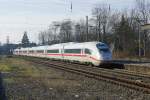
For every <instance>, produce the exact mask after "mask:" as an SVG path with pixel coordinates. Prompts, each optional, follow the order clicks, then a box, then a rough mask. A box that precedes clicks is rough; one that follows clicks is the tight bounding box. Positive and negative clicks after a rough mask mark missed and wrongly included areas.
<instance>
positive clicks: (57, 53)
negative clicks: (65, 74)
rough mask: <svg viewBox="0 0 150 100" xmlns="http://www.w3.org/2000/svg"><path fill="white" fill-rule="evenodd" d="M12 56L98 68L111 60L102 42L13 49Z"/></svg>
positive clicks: (110, 54)
mask: <svg viewBox="0 0 150 100" xmlns="http://www.w3.org/2000/svg"><path fill="white" fill-rule="evenodd" d="M14 55H24V56H33V57H44V58H52V59H61V60H68V61H71V62H74V61H75V62H76V61H77V62H80V63H89V64H90V63H91V64H93V65H95V66H99V65H100V64H101V63H104V62H108V61H111V60H112V53H111V52H110V50H109V47H108V46H107V45H106V44H105V43H102V42H84V43H74V42H70V43H61V44H55V45H49V46H38V47H32V48H21V49H15V50H14Z"/></svg>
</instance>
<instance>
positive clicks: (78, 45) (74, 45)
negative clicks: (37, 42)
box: [16, 41, 104, 50]
mask: <svg viewBox="0 0 150 100" xmlns="http://www.w3.org/2000/svg"><path fill="white" fill-rule="evenodd" d="M98 43H100V44H104V43H103V42H98V41H94V42H82V43H79V42H68V43H59V44H53V45H45V46H37V47H29V48H20V49H16V50H42V49H48V48H51V49H55V48H63V46H65V47H66V48H81V47H82V48H83V47H85V48H86V47H88V48H91V47H95V46H96V44H98Z"/></svg>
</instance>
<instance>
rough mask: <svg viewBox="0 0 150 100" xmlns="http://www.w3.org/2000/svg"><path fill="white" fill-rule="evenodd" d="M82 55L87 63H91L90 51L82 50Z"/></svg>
mask: <svg viewBox="0 0 150 100" xmlns="http://www.w3.org/2000/svg"><path fill="white" fill-rule="evenodd" d="M84 53H85V56H86V57H85V58H86V62H88V63H90V62H91V59H90V58H91V54H92V53H91V50H90V49H87V48H85V50H84Z"/></svg>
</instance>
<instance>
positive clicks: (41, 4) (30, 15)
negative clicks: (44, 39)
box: [0, 0, 134, 43]
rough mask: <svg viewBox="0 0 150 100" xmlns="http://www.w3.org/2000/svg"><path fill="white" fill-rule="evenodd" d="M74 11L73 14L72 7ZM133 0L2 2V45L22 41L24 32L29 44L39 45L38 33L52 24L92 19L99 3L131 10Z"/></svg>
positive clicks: (9, 0) (21, 0) (8, 0)
mask: <svg viewBox="0 0 150 100" xmlns="http://www.w3.org/2000/svg"><path fill="white" fill-rule="evenodd" d="M71 2H72V4H73V11H72V13H71V12H70V4H71ZM133 2H134V0H0V42H2V43H5V42H6V36H9V37H10V42H11V43H18V42H20V41H21V38H22V35H23V32H24V31H27V32H28V35H29V39H30V41H34V42H35V41H36V42H37V38H38V33H39V31H42V30H46V29H47V28H48V26H49V24H50V23H51V22H52V21H61V20H63V19H67V18H72V19H79V18H84V17H85V16H86V15H89V16H90V15H91V9H92V7H93V6H94V5H95V4H96V3H108V4H110V5H111V8H113V9H119V10H121V9H129V8H131V7H132V6H133Z"/></svg>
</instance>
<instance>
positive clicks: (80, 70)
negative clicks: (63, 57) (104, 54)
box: [25, 58, 150, 94]
mask: <svg viewBox="0 0 150 100" xmlns="http://www.w3.org/2000/svg"><path fill="white" fill-rule="evenodd" d="M25 59H26V60H29V61H32V62H33V63H36V64H40V65H45V66H48V67H53V68H56V69H60V70H64V71H67V72H71V73H76V74H80V75H84V76H86V77H89V78H94V79H97V80H103V81H106V82H109V83H113V84H116V85H120V86H124V87H128V88H130V89H134V90H137V91H141V92H143V93H148V94H149V93H150V84H149V82H148V81H144V80H146V79H147V80H149V79H150V76H146V75H138V74H134V73H128V72H126V71H118V70H111V69H104V68H97V67H91V66H85V65H80V64H70V63H64V62H59V61H51V60H47V61H46V60H41V59H29V58H25ZM139 80H140V81H139ZM141 80H142V81H141Z"/></svg>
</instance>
